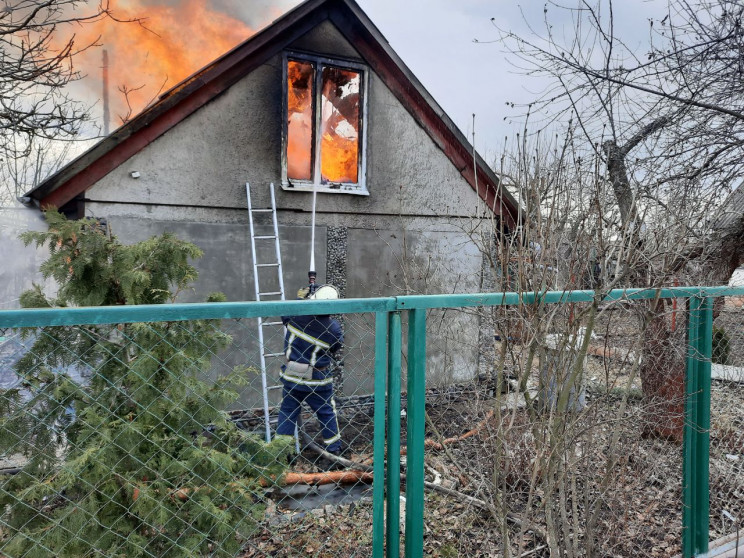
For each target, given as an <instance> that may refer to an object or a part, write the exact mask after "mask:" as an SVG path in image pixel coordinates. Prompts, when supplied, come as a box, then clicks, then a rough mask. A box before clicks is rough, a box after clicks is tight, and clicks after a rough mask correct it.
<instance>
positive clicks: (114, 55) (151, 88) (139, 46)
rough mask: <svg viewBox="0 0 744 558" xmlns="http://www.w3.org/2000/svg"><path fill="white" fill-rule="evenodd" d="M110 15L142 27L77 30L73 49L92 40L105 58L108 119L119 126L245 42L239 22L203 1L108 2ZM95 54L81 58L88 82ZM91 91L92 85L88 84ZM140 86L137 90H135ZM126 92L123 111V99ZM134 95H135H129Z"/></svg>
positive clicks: (103, 24) (105, 23) (102, 24)
mask: <svg viewBox="0 0 744 558" xmlns="http://www.w3.org/2000/svg"><path fill="white" fill-rule="evenodd" d="M110 7H111V10H112V14H113V16H114V17H115V18H117V19H119V20H133V19H137V18H139V19H140V20H142V24H139V23H136V22H132V23H117V22H114V21H112V20H110V19H103V20H101V21H98V22H95V23H91V24H87V25H84V26H82V28H81V30H80V31H78V33H77V39H76V44H78V45H80V44H90V43H92V42H93V41H95V40H96V38H97V37H98V36H100V37H101V39H100V40H99V41H98V42H99V43H100V44H102V45H103V47H104V48H105V49H107V50H108V52H109V60H110V66H109V76H110V82H111V86H112V89H113V90H114V91H112V93H111V113H112V115H119V117H120V118H121V119H122V120H124V119H125V117H126V116H127V114H128V113H131V115H130V116H133V115H135V114H137V113H138V112H140V111H141V110H142V109H144V108H145V107H146V105H147V104H148V103H150V102H151V101H153V100H154V98H155V97H157V95H158V94H159V93H160V92H162V91H165V90H167V89H168V88H170V87H172V86H173V85H175V84H176V83H178V82H179V81H181V80H183V79H184V78H186V77H188V76H189V75H191V74H192V73H194V72H195V71H196V70H198V69H199V68H201V67H203V66H204V65H206V64H208V63H209V62H211V61H212V60H214V59H215V58H217V57H219V56H220V55H222V54H224V53H225V52H227V51H228V50H230V49H231V48H233V47H234V46H236V45H237V44H239V43H240V42H242V41H244V40H245V39H247V38H248V37H249V36H250V35H251V34H252V31H251V29H250V28H249V27H248V26H247V25H245V24H244V23H243V22H241V21H240V20H237V19H235V18H233V17H231V16H229V15H227V14H225V13H223V12H219V11H215V10H213V9H211V8H210V6H209V2H205V1H204V0H183V1H182V2H180V3H178V4H176V5H165V4H164V3H161V4H155V3H154V2H152V0H150V1H148V0H111V2H110ZM100 56H101V53H100V50H96V49H90V50H88V51H86V52H84V53H83V54H82V55H81V58H82V60H81V61H80V62H82V65H83V67H84V68H86V69H87V73H88V74H89V75H90V77H94V78H96V79H97V77H98V72H97V71H92V68H98V67H100ZM91 85H92V84H91ZM141 86H144V87H142V88H141V89H137V88H139V87H141ZM122 87H125V88H126V89H127V90H129V91H130V93H129V95H128V100H129V103H130V105H131V111H130V110H129V109H128V107H127V105H126V101H127V99H126V98H124V95H123V94H116V93H115V90H116V89H115V88H122ZM135 89H137V90H136V91H135Z"/></svg>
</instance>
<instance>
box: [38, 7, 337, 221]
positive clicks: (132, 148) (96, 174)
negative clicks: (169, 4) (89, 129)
mask: <svg viewBox="0 0 744 558" xmlns="http://www.w3.org/2000/svg"><path fill="white" fill-rule="evenodd" d="M327 2H328V0H308V1H307V2H305V3H303V4H301V5H299V6H298V7H297V8H295V9H294V10H292V11H290V12H288V13H287V14H285V15H284V16H283V17H281V18H280V19H279V20H277V21H275V22H274V23H272V24H271V25H269V26H268V27H266V28H265V29H263V30H262V31H260V32H259V33H257V34H256V35H253V36H252V37H251V38H249V39H248V40H247V41H245V42H244V43H242V44H240V45H238V46H237V47H235V48H234V49H232V50H231V51H229V52H228V53H226V54H225V55H223V56H221V57H220V58H218V59H217V60H215V61H214V62H212V63H211V64H209V65H208V66H206V67H205V68H203V69H201V70H199V71H198V72H197V73H195V74H193V75H192V76H190V77H189V78H187V79H186V80H184V81H183V82H181V83H179V84H177V85H176V86H174V87H173V88H172V89H171V90H170V91H168V92H166V93H164V94H163V95H162V96H161V97H160V100H159V101H158V102H157V103H155V104H154V105H153V106H152V107H150V108H149V109H147V110H145V111H144V112H142V113H140V114H139V115H138V116H137V117H135V118H134V119H132V120H131V121H129V122H128V123H126V124H124V125H123V126H121V127H120V128H119V129H118V130H116V131H115V132H114V133H112V134H111V135H109V136H108V137H107V138H105V139H103V140H102V141H101V142H99V143H98V144H96V145H95V146H93V147H92V148H91V149H89V150H88V151H86V152H85V153H83V154H82V155H81V156H79V157H78V158H76V159H75V160H73V161H72V162H71V163H69V164H68V165H67V166H66V167H64V168H63V169H62V170H61V171H59V172H58V173H56V174H54V175H53V176H51V177H50V178H49V179H47V180H46V181H44V182H43V183H41V184H40V185H39V186H37V187H36V188H34V189H33V190H31V191H30V192H28V193H27V194H26V196H29V197H31V198H32V199H35V200H38V205H39V206H40V207H42V208H45V207H49V206H53V207H62V206H63V205H64V204H65V203H67V202H68V201H70V200H71V199H73V198H74V197H75V196H77V195H78V194H81V193H83V192H85V190H86V189H87V188H89V187H90V186H91V185H92V184H94V183H95V182H96V181H98V180H100V179H101V178H103V177H104V176H105V175H106V174H108V173H109V172H111V171H112V170H113V169H115V168H116V167H118V166H119V165H121V164H122V163H124V162H125V161H126V160H128V159H129V158H130V157H132V156H133V155H134V154H136V153H137V152H139V151H141V150H142V149H144V148H145V147H146V146H147V145H149V144H150V143H152V142H153V141H154V140H155V139H157V138H158V137H160V136H161V135H163V134H164V133H166V132H167V131H168V130H170V129H171V128H173V127H174V126H175V125H176V124H178V123H179V122H181V121H182V120H184V119H185V118H186V117H187V116H189V115H190V114H192V113H193V112H194V111H196V110H198V109H199V108H200V107H202V106H204V105H205V104H207V103H208V102H209V101H211V100H212V99H214V98H215V97H216V96H217V95H219V94H220V93H222V92H224V91H225V90H226V89H228V88H229V87H230V86H231V85H233V84H234V83H236V82H237V81H239V80H240V79H241V78H242V77H243V76H245V75H247V74H248V73H250V72H251V71H252V70H253V69H255V68H257V67H258V66H260V65H261V64H262V63H264V62H265V61H266V60H268V59H269V58H271V56H273V55H274V54H276V53H278V52H281V50H282V49H283V48H284V46H285V45H286V44H288V43H291V42H292V41H294V40H296V39H297V38H299V37H300V36H302V35H303V34H305V33H306V32H308V31H309V30H310V29H312V28H313V27H315V26H317V25H318V24H319V23H320V22H322V21H323V20H325V19H328V11H327V10H326V9H318V8H322V7H323V4H326V3H327Z"/></svg>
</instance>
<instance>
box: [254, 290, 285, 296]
mask: <svg viewBox="0 0 744 558" xmlns="http://www.w3.org/2000/svg"><path fill="white" fill-rule="evenodd" d="M280 294H282V291H276V292H274V293H258V296H271V295H280Z"/></svg>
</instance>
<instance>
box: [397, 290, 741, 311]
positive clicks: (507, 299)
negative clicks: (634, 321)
mask: <svg viewBox="0 0 744 558" xmlns="http://www.w3.org/2000/svg"><path fill="white" fill-rule="evenodd" d="M742 295H744V287H726V286H723V287H673V288H668V289H615V290H613V291H610V292H609V293H607V294H605V295H602V293H601V292H600V295H599V296H600V299H601V302H605V303H607V302H619V301H623V300H648V299H653V298H657V297H658V298H690V297H693V296H696V297H701V298H702V297H718V296H742ZM596 296H597V295H596V294H595V291H543V292H522V293H475V294H446V295H410V296H399V297H396V301H397V308H398V310H413V309H415V308H452V307H473V306H514V305H518V304H535V303H536V302H538V301H539V302H540V303H542V304H561V303H566V302H593V301H594V299H595V297H596Z"/></svg>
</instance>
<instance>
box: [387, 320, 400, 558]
mask: <svg viewBox="0 0 744 558" xmlns="http://www.w3.org/2000/svg"><path fill="white" fill-rule="evenodd" d="M389 316H390V321H389V331H388V443H387V470H388V475H387V498H386V502H387V517H386V519H387V537H386V540H387V544H386V547H385V548H386V551H387V553H386V555H387V556H388V557H389V558H398V556H400V372H401V370H400V363H401V349H402V342H403V340H402V338H401V321H400V312H391V313H390V314H389Z"/></svg>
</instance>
